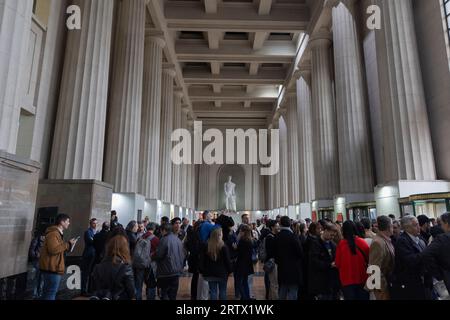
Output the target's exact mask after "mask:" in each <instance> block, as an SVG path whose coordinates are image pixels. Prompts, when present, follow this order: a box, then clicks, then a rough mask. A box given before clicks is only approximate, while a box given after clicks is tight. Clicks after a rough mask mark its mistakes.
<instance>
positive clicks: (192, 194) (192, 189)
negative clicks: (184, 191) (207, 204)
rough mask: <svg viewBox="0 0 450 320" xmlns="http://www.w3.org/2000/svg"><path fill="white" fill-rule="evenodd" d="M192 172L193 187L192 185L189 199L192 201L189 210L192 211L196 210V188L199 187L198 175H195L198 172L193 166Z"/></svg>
mask: <svg viewBox="0 0 450 320" xmlns="http://www.w3.org/2000/svg"><path fill="white" fill-rule="evenodd" d="M190 169H191V170H190V171H191V176H190V180H189V181H190V182H191V185H190V190H189V194H190V196H189V199H190V204H189V208H190V209H194V210H195V209H196V205H195V196H196V194H197V190H196V186H197V184H196V174H195V170H196V168H195V165H191V168H190Z"/></svg>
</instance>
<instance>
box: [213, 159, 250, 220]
mask: <svg viewBox="0 0 450 320" xmlns="http://www.w3.org/2000/svg"><path fill="white" fill-rule="evenodd" d="M230 176H231V177H232V181H233V183H234V184H236V209H237V210H238V211H239V210H245V170H244V168H243V167H242V166H240V165H223V166H222V167H220V169H219V171H218V173H217V181H218V188H217V190H218V194H217V199H218V201H219V203H218V205H217V208H219V209H225V190H224V185H225V183H226V182H227V181H228V177H230Z"/></svg>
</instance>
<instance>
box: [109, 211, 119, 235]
mask: <svg viewBox="0 0 450 320" xmlns="http://www.w3.org/2000/svg"><path fill="white" fill-rule="evenodd" d="M109 225H110V228H111V230H114V229H115V228H116V227H118V226H119V217H118V216H117V212H116V210H113V211H111V221H110V223H109Z"/></svg>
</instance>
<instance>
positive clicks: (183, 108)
mask: <svg viewBox="0 0 450 320" xmlns="http://www.w3.org/2000/svg"><path fill="white" fill-rule="evenodd" d="M189 111H190V110H189V105H188V104H183V105H181V112H183V113H184V114H185V115H188V114H189Z"/></svg>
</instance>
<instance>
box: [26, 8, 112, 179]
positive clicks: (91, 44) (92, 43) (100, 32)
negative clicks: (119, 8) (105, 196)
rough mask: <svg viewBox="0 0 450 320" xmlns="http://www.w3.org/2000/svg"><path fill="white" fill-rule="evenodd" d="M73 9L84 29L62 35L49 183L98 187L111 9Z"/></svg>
mask: <svg viewBox="0 0 450 320" xmlns="http://www.w3.org/2000/svg"><path fill="white" fill-rule="evenodd" d="M18 2H21V1H18ZM74 4H77V5H79V6H80V8H81V12H82V21H84V24H83V26H84V27H83V28H82V29H81V30H80V31H71V32H68V34H67V44H66V53H65V60H64V69H63V75H62V79H61V87H60V97H59V103H58V112H57V117H56V124H55V133H54V138H53V148H52V155H51V160H50V168H49V178H50V179H94V180H99V181H101V180H102V171H103V152H104V141H105V126H106V108H107V99H108V79H109V61H110V53H111V35H112V21H113V6H114V5H113V2H112V1H109V0H99V1H89V0H79V1H75V2H74Z"/></svg>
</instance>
